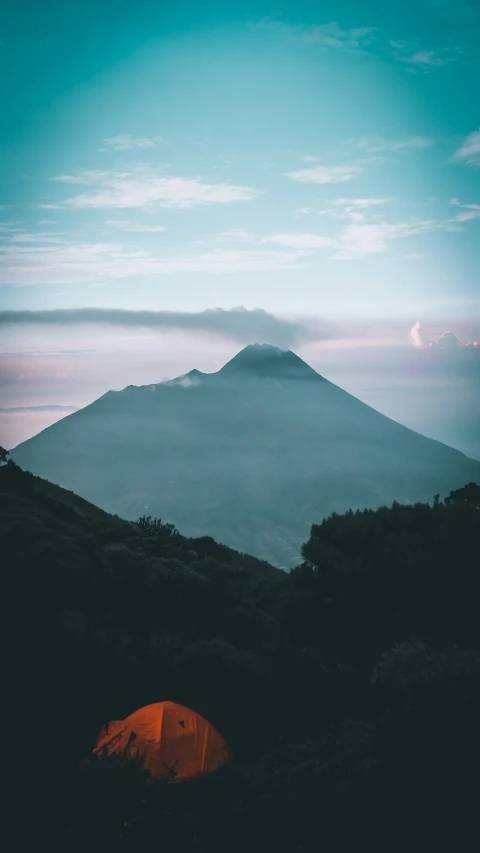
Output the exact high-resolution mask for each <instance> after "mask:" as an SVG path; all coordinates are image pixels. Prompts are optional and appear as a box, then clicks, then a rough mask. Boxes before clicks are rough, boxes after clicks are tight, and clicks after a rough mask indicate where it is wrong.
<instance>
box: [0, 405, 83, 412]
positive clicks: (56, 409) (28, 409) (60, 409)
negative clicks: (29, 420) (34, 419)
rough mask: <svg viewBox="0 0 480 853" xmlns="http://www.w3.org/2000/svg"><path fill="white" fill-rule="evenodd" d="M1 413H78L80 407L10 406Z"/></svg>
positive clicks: (0, 409)
mask: <svg viewBox="0 0 480 853" xmlns="http://www.w3.org/2000/svg"><path fill="white" fill-rule="evenodd" d="M0 412H78V406H49V405H46V406H9V407H6V408H0Z"/></svg>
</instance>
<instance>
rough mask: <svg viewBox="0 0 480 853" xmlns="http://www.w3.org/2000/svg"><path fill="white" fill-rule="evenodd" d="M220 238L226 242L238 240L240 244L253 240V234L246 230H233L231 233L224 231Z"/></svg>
mask: <svg viewBox="0 0 480 853" xmlns="http://www.w3.org/2000/svg"><path fill="white" fill-rule="evenodd" d="M220 236H221V237H224V238H225V239H226V240H238V241H240V242H244V241H245V242H247V241H248V240H252V239H253V234H251V233H250V231H246V230H245V229H244V228H232V229H231V230H230V231H222V233H221V235H220Z"/></svg>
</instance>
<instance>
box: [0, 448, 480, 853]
mask: <svg viewBox="0 0 480 853" xmlns="http://www.w3.org/2000/svg"><path fill="white" fill-rule="evenodd" d="M1 462H3V464H1V465H0V511H1V540H0V541H1V547H2V565H3V567H4V570H3V571H4V579H5V581H6V583H7V584H8V588H7V589H8V591H7V596H6V599H5V600H6V601H7V607H6V608H5V617H6V618H5V621H6V624H7V627H8V636H9V639H10V642H9V645H8V653H7V658H8V663H9V664H10V666H9V667H8V673H9V676H8V691H7V692H8V695H9V697H10V698H11V702H12V715H13V720H14V726H15V729H16V731H19V732H21V733H23V734H22V736H20V737H19V738H18V754H17V764H18V768H21V774H20V775H21V777H22V782H21V784H20V785H19V787H18V788H16V791H17V792H18V797H19V799H20V807H21V809H23V810H24V812H25V815H28V816H29V820H28V821H27V820H25V821H22V822H20V824H18V823H17V824H16V825H15V832H16V834H17V836H18V837H19V838H20V837H21V836H22V833H23V832H24V831H26V829H27V826H28V825H30V826H32V825H34V826H35V833H34V834H35V838H36V839H37V842H38V840H39V839H41V840H42V844H43V843H45V844H46V845H47V846H49V847H50V849H62V850H65V849H69V850H77V849H78V850H85V849H88V848H90V849H92V848H93V849H101V850H104V851H105V850H129V851H130V850H132V851H133V850H135V851H141V850H147V849H148V850H150V849H152V847H153V846H160V845H163V846H168V847H169V848H172V849H177V850H193V851H215V853H216V851H224V850H227V849H229V850H235V851H236V850H239V851H240V850H242V851H243V850H245V849H246V848H247V849H248V848H249V849H252V850H254V851H257V850H258V851H265V850H269V849H277V850H282V851H283V850H289V851H307V850H308V851H309V850H312V851H313V850H318V849H319V848H322V849H323V850H328V851H330V850H332V851H334V850H335V851H336V850H338V851H340V850H342V851H344V850H345V851H347V850H348V851H350V850H352V849H355V848H357V847H362V846H365V848H370V849H373V850H379V851H382V853H383V851H397V850H398V851H400V850H402V851H403V850H405V849H409V850H412V849H415V850H417V849H418V850H422V851H424V850H429V849H432V850H433V849H435V848H436V847H437V846H439V845H440V843H443V844H445V843H449V844H450V845H453V846H454V847H455V849H467V846H465V845H468V843H470V842H469V841H468V839H469V838H471V833H478V830H477V828H476V823H475V821H476V806H475V803H476V801H477V800H478V794H479V793H480V790H479V782H478V764H479V760H480V737H479V733H478V729H479V724H478V721H479V720H480V689H479V688H480V624H479V620H478V605H479V593H480V585H479V568H480V566H479V553H480V549H479V544H480V543H479V540H480V524H479V518H480V516H479V512H480V487H479V486H477V485H476V484H473V483H471V484H468V485H467V486H466V487H465V488H464V489H461V490H458V491H457V492H452V493H451V494H450V495H449V496H448V498H446V499H445V500H444V501H441V500H440V496H435V498H434V500H433V504H432V505H427V504H417V505H415V506H403V505H399V504H394V505H393V506H392V507H388V508H387V507H383V508H381V509H379V510H376V511H364V512H355V513H354V512H349V513H347V514H345V515H342V516H338V515H333V516H332V517H330V518H329V519H326V520H325V521H323V522H322V523H321V524H319V525H313V527H312V530H311V535H310V539H309V540H308V542H306V543H305V545H304V548H303V562H302V563H301V565H299V566H298V567H297V568H296V569H294V570H293V571H292V572H291V573H289V574H288V575H287V574H285V573H282V572H280V571H279V570H277V569H275V568H274V567H272V566H269V565H268V564H266V563H262V562H261V561H258V560H256V559H254V558H251V557H248V556H247V555H242V554H239V553H237V552H234V551H232V550H231V549H229V548H227V547H225V546H223V545H220V544H218V543H216V542H214V541H213V540H212V539H211V538H209V537H203V538H201V539H188V538H186V537H183V536H182V535H181V534H180V533H179V532H178V531H177V530H176V529H175V527H174V526H173V525H172V524H163V523H162V522H161V521H160V520H158V519H152V518H149V517H144V518H142V519H139V520H138V522H137V523H136V524H131V523H128V522H123V521H122V520H121V519H118V518H116V517H112V516H108V515H107V514H105V513H101V512H100V511H99V510H97V509H96V508H92V513H89V510H88V507H87V508H86V506H85V502H82V504H81V505H80V504H79V505H78V506H76V505H75V500H74V497H75V496H71V495H70V493H68V494H69V495H70V496H69V498H68V501H67V499H64V497H63V496H64V494H65V493H64V492H63V490H61V489H58V488H57V487H53V486H52V484H46V483H45V482H44V481H42V480H40V479H39V478H36V477H33V476H32V475H30V474H28V473H26V472H23V471H21V470H20V469H19V468H18V467H17V466H16V465H13V464H11V463H10V464H9V463H8V458H7V456H4V457H3V459H0V463H1ZM93 510H95V512H93ZM163 699H171V700H173V701H176V702H179V703H181V704H184V705H187V706H189V707H191V708H193V709H194V710H197V711H198V712H199V713H201V714H203V715H204V716H205V717H206V718H207V719H209V720H210V721H211V722H212V723H213V724H214V725H215V726H216V727H217V728H218V729H219V731H220V732H221V733H222V734H223V735H224V737H225V738H226V739H227V740H228V741H229V743H230V745H231V746H232V748H233V750H234V752H235V755H236V760H235V761H234V762H233V763H232V764H231V765H230V766H228V767H226V768H224V769H223V770H222V771H221V772H219V773H217V774H214V775H213V776H212V777H210V778H206V779H203V780H200V781H198V782H192V783H188V784H183V785H178V786H165V785H163V784H162V783H157V784H149V785H147V784H146V781H145V780H144V779H143V777H142V774H141V773H140V772H139V771H136V770H135V768H133V769H132V771H131V772H129V773H125V772H124V771H123V772H120V771H118V769H117V768H115V767H109V766H102V767H95V766H90V767H89V768H88V769H79V762H80V761H81V759H82V758H85V757H86V756H87V755H89V753H90V751H91V749H92V746H93V742H94V740H95V736H96V734H97V731H98V730H99V729H100V727H101V726H102V725H103V723H105V722H106V721H107V720H110V719H121V718H123V717H125V716H127V715H128V714H129V713H131V712H133V711H134V710H135V709H137V708H139V707H141V706H142V705H144V704H147V703H149V702H156V701H161V700H163ZM33 814H35V820H34V821H33V824H32V819H33V818H32V816H33ZM25 843H26V839H25ZM462 845H464V846H462Z"/></svg>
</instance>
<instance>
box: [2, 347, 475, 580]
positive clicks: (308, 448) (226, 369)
mask: <svg viewBox="0 0 480 853" xmlns="http://www.w3.org/2000/svg"><path fill="white" fill-rule="evenodd" d="M12 457H13V458H14V460H15V461H16V462H17V463H18V464H20V465H21V466H22V467H23V468H25V469H27V470H30V471H32V472H33V473H35V474H38V475H40V476H42V477H46V478H47V479H49V480H50V481H52V482H54V483H57V484H59V485H62V486H64V487H66V488H68V489H72V490H73V491H75V492H77V493H78V494H79V495H81V496H82V497H84V498H86V499H88V500H89V501H92V502H93V503H95V504H97V505H98V506H100V507H101V508H102V509H105V510H107V511H109V512H111V513H116V514H118V515H120V516H122V517H123V518H127V519H135V518H137V517H138V516H140V515H142V514H149V515H152V516H158V517H160V518H162V520H163V521H169V522H173V523H175V524H176V525H177V527H178V528H179V530H180V531H181V532H182V533H183V534H184V535H186V536H201V535H211V536H213V537H215V538H216V539H217V540H218V541H220V542H223V543H225V544H226V545H229V546H231V547H233V548H236V549H238V550H241V551H245V552H249V553H251V554H253V555H255V556H257V557H260V558H262V559H265V560H269V561H270V562H272V563H273V564H275V565H277V566H280V567H282V568H285V569H288V568H290V567H292V566H293V565H295V564H297V563H298V562H299V561H300V559H301V558H300V549H301V545H302V543H303V542H304V541H305V540H306V539H307V538H308V536H309V531H310V526H311V524H312V523H318V522H320V521H321V520H322V519H323V518H325V517H326V516H328V515H330V514H331V513H332V512H345V511H347V510H349V509H353V510H355V509H357V508H360V509H361V508H364V507H372V508H375V507H378V506H380V505H384V504H391V503H392V502H393V501H395V500H397V501H399V502H402V503H403V502H405V503H407V502H409V503H411V502H415V501H431V500H432V498H433V495H434V494H437V493H439V494H440V496H441V497H443V496H445V495H446V494H448V493H449V491H450V490H451V489H456V488H460V487H461V486H463V485H464V484H465V483H466V482H469V481H476V482H478V481H480V462H478V461H475V460H473V459H469V458H468V457H466V456H465V455H463V454H462V453H460V452H459V451H457V450H454V449H452V448H450V447H448V446H447V445H444V444H441V443H440V442H437V441H434V440H432V439H429V438H426V437H424V436H422V435H419V434H417V433H415V432H413V431H412V430H410V429H408V428H406V427H404V426H401V425H400V424H398V423H396V422H395V421H393V420H391V419H389V418H387V417H385V416H384V415H381V414H380V413H379V412H377V411H375V410H374V409H372V408H370V407H369V406H367V405H366V404H364V403H362V402H360V401H359V400H357V399H356V398H355V397H353V396H351V395H350V394H348V393H347V392H346V391H343V390H342V389H341V388H339V387H338V386H336V385H334V384H333V383H331V382H329V381H328V380H327V379H325V378H323V377H322V376H321V375H320V374H319V373H317V372H316V371H315V370H313V369H312V368H311V367H310V366H309V365H308V364H306V363H305V362H304V361H303V360H302V359H300V358H299V357H298V356H296V355H295V353H293V352H291V351H290V350H282V349H279V348H277V347H273V346H270V345H266V344H255V345H250V346H247V347H246V348H245V349H243V350H242V351H241V352H239V353H238V354H237V355H236V356H235V357H234V358H233V359H231V360H230V361H229V362H228V363H227V364H225V365H224V366H223V367H222V368H221V369H220V370H218V371H217V372H215V373H202V372H200V371H198V370H192V371H190V372H188V373H186V374H185V375H183V376H179V377H177V378H176V379H173V380H169V381H164V382H160V383H159V384H153V385H145V386H139V387H137V386H128V387H127V388H124V389H123V390H122V391H118V392H115V391H109V392H107V393H106V394H105V395H103V396H102V397H100V398H99V399H98V400H96V401H95V402H94V403H92V404H91V405H89V406H87V407H85V408H84V409H81V410H80V411H78V412H74V413H73V414H71V415H69V416H68V417H66V418H64V419H62V420H61V421H59V422H57V423H55V424H53V425H52V426H50V427H49V428H47V429H45V430H43V432H41V433H39V434H38V435H37V436H35V437H34V438H32V439H30V440H28V441H26V442H23V443H22V444H19V445H18V446H17V447H16V448H15V449H14V450H13V451H12Z"/></svg>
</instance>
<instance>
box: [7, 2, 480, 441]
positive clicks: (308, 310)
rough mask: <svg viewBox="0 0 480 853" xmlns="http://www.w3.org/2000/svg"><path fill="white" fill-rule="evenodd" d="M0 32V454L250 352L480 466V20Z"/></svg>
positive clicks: (192, 21)
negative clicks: (77, 416) (102, 402)
mask: <svg viewBox="0 0 480 853" xmlns="http://www.w3.org/2000/svg"><path fill="white" fill-rule="evenodd" d="M2 17H3V20H2V25H3V33H2V35H1V38H0V66H1V75H2V79H3V80H7V81H9V84H8V85H7V86H3V87H2V92H1V94H0V100H1V103H0V154H1V164H2V166H1V171H0V371H1V375H0V396H1V399H0V443H3V444H5V446H9V447H12V446H14V445H15V444H16V443H18V442H19V441H21V440H24V439H25V438H27V437H29V436H30V435H33V434H35V432H37V431H38V430H39V429H42V428H44V427H45V426H47V425H48V424H49V423H52V422H53V421H54V420H56V419H58V418H59V417H62V416H64V415H66V414H68V413H69V412H70V411H72V410H73V408H75V407H80V406H83V405H85V404H87V403H89V402H91V401H92V400H93V399H95V398H96V397H98V396H100V395H101V394H103V393H105V391H107V390H108V389H109V388H122V387H125V386H126V385H128V384H132V383H133V384H147V383H150V382H155V381H156V382H159V381H162V379H165V378H171V377H172V376H175V375H178V374H180V373H182V372H185V371H187V370H189V369H191V368H192V367H197V368H198V369H200V370H206V371H213V370H216V369H218V367H219V366H221V364H223V363H224V362H225V361H226V360H228V358H230V357H232V356H233V355H234V354H235V352H237V351H238V350H239V349H240V348H241V347H242V346H244V345H246V344H248V343H252V342H255V341H257V340H258V341H262V342H263V341H266V342H269V343H273V344H275V345H279V346H282V347H287V348H293V349H295V351H296V352H298V354H299V355H301V356H302V357H303V358H305V360H307V361H308V362H309V363H310V364H311V365H312V366H313V367H314V368H315V369H317V370H318V371H319V372H320V373H321V374H322V375H325V376H326V377H327V378H328V379H331V380H332V381H334V382H336V383H337V384H339V385H341V386H342V387H344V388H345V389H346V390H348V391H350V392H351V393H355V394H356V395H357V396H359V397H360V398H361V399H363V400H364V401H365V402H367V403H369V404H370V405H373V406H374V407H375V408H378V409H379V410H380V411H383V412H384V413H385V414H387V415H389V416H390V417H394V418H395V419H396V420H399V421H400V422H402V423H405V424H407V425H408V426H413V428H416V429H419V430H420V431H422V432H424V433H425V434H428V435H431V436H432V437H434V438H438V439H439V440H444V441H447V442H448V443H450V444H452V445H453V446H456V447H459V449H462V450H463V451H464V452H467V453H469V454H470V455H475V456H476V457H477V458H480V404H479V403H478V399H480V395H479V394H478V390H479V376H480V370H479V358H478V356H479V350H478V346H475V342H478V340H479V338H480V282H479V269H480V264H479V260H480V240H479V235H480V109H479V104H480V48H479V44H480V40H479V36H480V5H479V4H478V0H415V2H412V0H401V2H400V0H391V2H390V3H388V4H386V3H384V2H383V0H382V2H380V0H365V2H363V3H362V4H359V3H358V2H353V0H352V2H349V0H345V2H338V0H337V2H322V0H318V1H317V2H315V3H307V2H302V0H297V2H295V3H294V2H287V0H279V2H275V3H273V2H272V3H270V2H264V0H256V2H250V3H249V2H246V0H244V2H240V0H230V2H229V3H221V2H213V0H212V2H205V0H195V2H193V0H179V2H176V3H175V4H172V3H166V2H165V3H162V2H158V0H156V2H153V0H136V2H135V3H134V4H132V3H131V2H130V0H95V2H93V0H62V2H60V0H42V3H40V4H39V3H38V2H36V0H35V2H32V0H18V2H17V3H15V4H10V5H9V7H8V8H6V9H5V10H4V12H3V16H2ZM86 309H88V310H86ZM445 332H450V333H451V334H450V337H448V336H447V337H445V335H444V333H445ZM442 336H443V337H442ZM439 341H440V343H439Z"/></svg>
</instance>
